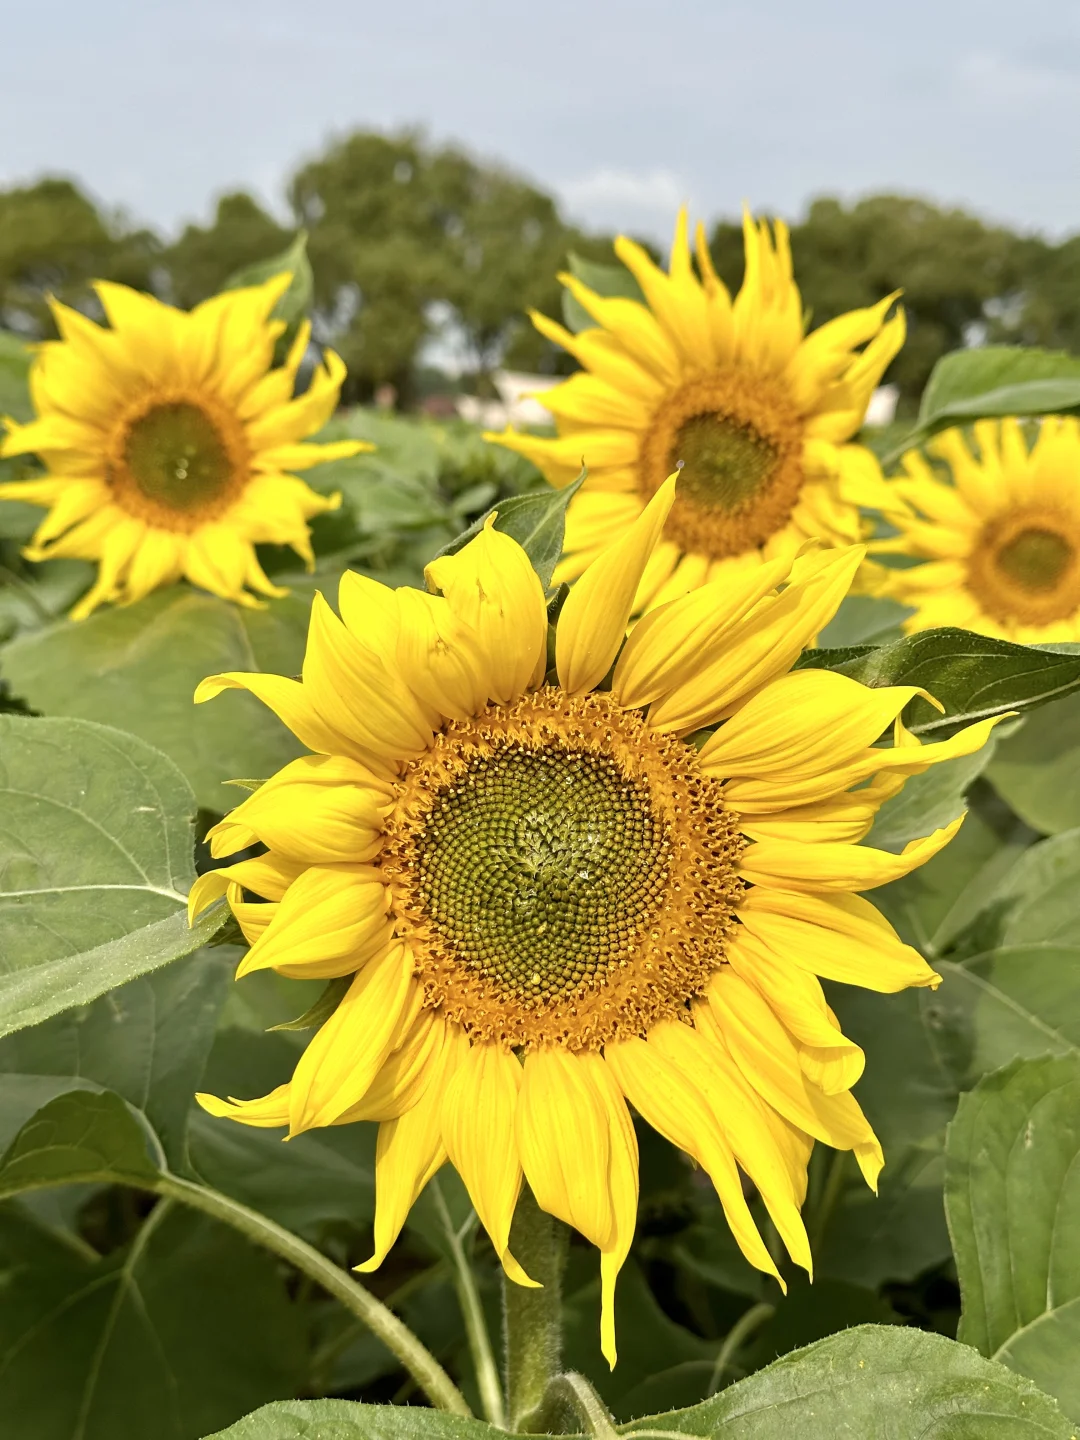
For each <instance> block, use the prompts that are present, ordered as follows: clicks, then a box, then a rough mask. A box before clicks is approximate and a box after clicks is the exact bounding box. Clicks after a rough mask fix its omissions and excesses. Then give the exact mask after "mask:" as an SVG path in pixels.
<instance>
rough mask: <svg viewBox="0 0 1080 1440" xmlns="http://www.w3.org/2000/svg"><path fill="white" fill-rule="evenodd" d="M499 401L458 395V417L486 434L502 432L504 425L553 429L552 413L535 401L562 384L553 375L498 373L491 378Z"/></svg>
mask: <svg viewBox="0 0 1080 1440" xmlns="http://www.w3.org/2000/svg"><path fill="white" fill-rule="evenodd" d="M491 378H492V380H493V381H494V382H495V389H496V390H497V391H498V392H499V398H498V399H497V400H481V399H479V398H478V397H477V396H476V395H458V396H457V397H456V400H455V404H456V405H457V413H458V414H459V415H460V416H461V418H462V419H463V420H468V421H470V423H471V424H473V425H482V426H483V427H484V429H485V430H501V429H502V428H503V426H504V425H514V426H518V427H528V426H532V425H550V424H551V412H550V411H549V410H545V409H544V406H543V405H542V404H541V403H540V401H539V400H537V399H536V398H535V394H536V393H537V392H542V391H544V390H550V389H551V388H552V387H553V386H555V385H560V384H561V383H562V380H561V378H560V377H559V376H553V375H526V374H524V373H523V372H522V371H520V370H496V371H495V373H494V374H493V375H492V377H491Z"/></svg>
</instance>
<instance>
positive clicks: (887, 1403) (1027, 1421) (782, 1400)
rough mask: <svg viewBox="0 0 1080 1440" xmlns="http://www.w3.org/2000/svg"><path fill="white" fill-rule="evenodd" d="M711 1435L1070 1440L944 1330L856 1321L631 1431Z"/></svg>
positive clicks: (1030, 1397)
mask: <svg viewBox="0 0 1080 1440" xmlns="http://www.w3.org/2000/svg"><path fill="white" fill-rule="evenodd" d="M643 1429H650V1430H660V1431H670V1432H672V1433H677V1434H682V1435H703V1436H710V1437H715V1440H796V1437H797V1440H1076V1433H1075V1431H1074V1429H1073V1428H1072V1426H1070V1425H1069V1423H1068V1421H1067V1420H1066V1419H1065V1418H1064V1416H1063V1415H1062V1414H1061V1412H1060V1411H1059V1410H1058V1408H1057V1406H1056V1405H1055V1403H1054V1401H1053V1400H1051V1399H1050V1398H1049V1396H1047V1395H1044V1394H1042V1393H1041V1392H1040V1391H1039V1390H1037V1389H1036V1388H1035V1386H1034V1385H1032V1384H1030V1382H1028V1381H1027V1380H1025V1379H1023V1378H1022V1377H1021V1376H1019V1375H1015V1374H1012V1373H1011V1372H1010V1371H1009V1370H1007V1369H1006V1368H1005V1367H1004V1366H1002V1365H998V1364H996V1363H995V1362H994V1361H991V1360H985V1359H983V1357H982V1356H981V1355H979V1354H978V1353H977V1352H976V1351H974V1350H971V1349H969V1348H968V1347H967V1346H965V1345H958V1344H956V1342H955V1341H953V1340H946V1339H945V1338H944V1336H942V1335H928V1334H924V1333H923V1332H922V1331H919V1330H909V1329H905V1328H902V1327H900V1326H896V1325H887V1326H876V1325H862V1326H859V1327H858V1328H857V1329H854V1330H845V1331H843V1332H842V1333H841V1334H839V1335H832V1336H830V1337H829V1338H828V1339H827V1340H819V1341H818V1342H817V1344H816V1345H810V1346H808V1347H807V1348H806V1349H805V1350H797V1351H796V1352H795V1353H794V1354H793V1355H787V1356H785V1357H784V1359H782V1360H778V1361H776V1363H775V1364H773V1365H770V1366H768V1368H767V1369H765V1370H759V1371H758V1372H757V1373H756V1374H755V1375H750V1376H748V1377H747V1379H745V1380H740V1381H739V1383H738V1384H736V1385H732V1386H731V1387H730V1388H729V1389H727V1390H723V1391H721V1393H720V1394H719V1395H716V1396H715V1397H714V1398H713V1399H712V1400H707V1401H706V1402H705V1403H704V1404H702V1405H695V1406H693V1407H692V1408H691V1409H688V1410H675V1411H672V1412H670V1413H668V1414H666V1415H653V1416H650V1417H648V1418H647V1419H642V1420H639V1421H635V1423H634V1424H633V1425H630V1426H628V1427H627V1428H626V1432H625V1433H626V1434H628V1435H633V1434H634V1432H635V1431H636V1430H643Z"/></svg>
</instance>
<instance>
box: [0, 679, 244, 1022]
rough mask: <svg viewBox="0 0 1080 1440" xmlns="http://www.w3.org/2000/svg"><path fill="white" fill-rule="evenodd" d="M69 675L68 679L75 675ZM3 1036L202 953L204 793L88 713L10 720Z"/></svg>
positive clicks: (4, 788)
mask: <svg viewBox="0 0 1080 1440" xmlns="http://www.w3.org/2000/svg"><path fill="white" fill-rule="evenodd" d="M69 681H70V676H69ZM0 794H2V795H3V810H4V826H3V829H2V831H0V953H2V954H3V956H4V961H5V969H4V973H3V974H2V975H0V1035H5V1034H8V1033H9V1032H10V1031H13V1030H19V1029H21V1028H22V1027H23V1026H26V1025H34V1024H37V1023H38V1022H39V1021H41V1020H45V1019H48V1017H49V1016H51V1015H56V1014H58V1013H60V1012H61V1011H63V1010H68V1009H71V1007H72V1006H75V1005H85V1004H86V1003H87V1002H89V1001H91V1000H94V999H96V998H97V997H98V996H99V995H103V994H104V993H105V991H106V990H111V989H113V988H114V987H115V986H117V985H122V984H124V983H125V982H126V981H129V980H133V979H135V977H136V976H139V975H144V974H146V973H147V972H149V971H151V970H156V969H158V968H159V967H160V966H162V965H166V964H168V962H169V961H171V960H176V959H179V957H180V956H182V955H187V954H189V953H190V952H191V951H192V950H197V949H198V948H199V946H200V945H203V944H205V943H206V941H207V940H208V939H209V938H210V937H211V936H212V935H213V934H214V932H215V931H216V930H217V928H218V927H219V926H220V925H221V924H222V922H223V921H224V919H225V913H224V909H223V907H220V906H219V907H215V908H214V909H213V910H211V911H209V912H207V914H206V915H204V917H203V918H202V919H201V920H200V921H199V922H198V923H197V924H196V925H195V926H194V928H192V929H189V928H188V923H187V913H186V896H187V892H188V890H189V889H190V887H191V885H192V883H193V881H194V879H195V867H194V853H193V852H194V846H193V831H192V819H193V816H194V813H195V798H194V796H193V795H192V793H191V790H190V788H189V786H188V784H187V782H186V781H185V779H184V777H183V776H182V775H181V774H180V772H179V771H178V770H177V769H176V767H175V766H174V765H173V764H172V763H171V762H170V761H169V760H168V758H167V757H166V756H164V755H162V754H160V753H159V752H158V751H156V750H154V749H152V748H151V747H150V746H149V745H147V744H145V742H143V741H142V740H138V739H136V738H135V737H134V736H132V735H126V734H124V733H123V732H121V731H119V730H112V729H108V728H107V727H105V726H103V725H93V724H90V723H88V722H86V721H83V720H52V719H29V718H27V717H25V716H20V715H0Z"/></svg>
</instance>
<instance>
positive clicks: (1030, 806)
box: [987, 695, 1080, 835]
mask: <svg viewBox="0 0 1080 1440" xmlns="http://www.w3.org/2000/svg"><path fill="white" fill-rule="evenodd" d="M987 774H988V778H989V779H990V781H991V782H992V783H993V785H994V787H995V788H996V789H997V791H998V793H999V794H1000V795H1001V797H1002V798H1003V799H1004V800H1006V801H1007V802H1008V804H1009V805H1011V806H1012V808H1013V809H1014V810H1015V811H1016V813H1017V814H1018V815H1019V816H1020V817H1021V818H1022V819H1023V820H1026V821H1027V823H1028V824H1029V825H1031V826H1033V827H1034V828H1035V829H1036V830H1043V831H1045V832H1046V833H1047V834H1050V835H1055V834H1057V832H1058V831H1059V830H1072V829H1074V828H1075V827H1076V826H1080V695H1068V696H1066V697H1065V699H1064V700H1055V701H1054V703H1053V704H1052V705H1047V706H1045V707H1044V708H1043V709H1041V710H1037V711H1036V712H1035V713H1034V714H1032V715H1028V716H1027V717H1026V718H1025V720H1024V723H1023V725H1021V726H1020V727H1019V728H1018V730H1017V732H1016V734H1015V735H1009V736H1007V737H1006V738H1005V739H1003V740H1002V741H1001V742H1000V744H999V745H998V748H997V751H996V753H995V755H994V759H993V763H992V765H991V767H990V769H989V771H988V772H987Z"/></svg>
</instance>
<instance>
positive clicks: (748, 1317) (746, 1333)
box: [705, 1300, 776, 1396]
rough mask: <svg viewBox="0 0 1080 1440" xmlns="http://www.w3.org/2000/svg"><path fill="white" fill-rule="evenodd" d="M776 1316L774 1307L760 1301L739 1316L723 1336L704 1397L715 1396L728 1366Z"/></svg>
mask: <svg viewBox="0 0 1080 1440" xmlns="http://www.w3.org/2000/svg"><path fill="white" fill-rule="evenodd" d="M775 1314H776V1306H775V1305H770V1304H768V1302H767V1301H764V1300H763V1301H761V1303H760V1304H759V1305H751V1306H750V1309H749V1310H747V1311H745V1312H744V1313H743V1314H742V1315H740V1316H739V1318H738V1320H736V1321H735V1324H734V1325H733V1326H732V1327H731V1329H730V1330H729V1331H728V1333H727V1334H726V1335H725V1336H724V1340H723V1344H722V1345H721V1346H720V1350H719V1352H718V1353H717V1356H716V1364H715V1365H714V1366H713V1370H712V1375H711V1376H710V1377H709V1388H708V1390H706V1392H705V1394H706V1396H709V1395H715V1394H716V1392H717V1390H719V1389H720V1382H721V1381H722V1380H723V1378H724V1376H725V1375H726V1374H727V1369H728V1366H729V1365H730V1364H731V1362H732V1360H734V1359H735V1356H736V1355H737V1354H738V1353H739V1351H740V1350H741V1349H742V1347H743V1346H744V1345H745V1344H746V1342H747V1340H749V1339H750V1336H751V1335H753V1333H754V1331H755V1330H758V1329H760V1327H761V1326H762V1325H764V1324H765V1323H766V1322H767V1321H769V1320H771V1319H772V1317H773V1316H774V1315H775Z"/></svg>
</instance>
